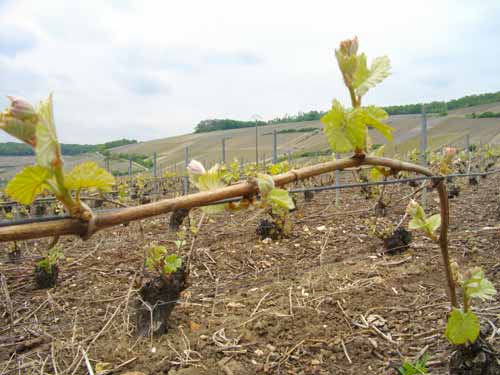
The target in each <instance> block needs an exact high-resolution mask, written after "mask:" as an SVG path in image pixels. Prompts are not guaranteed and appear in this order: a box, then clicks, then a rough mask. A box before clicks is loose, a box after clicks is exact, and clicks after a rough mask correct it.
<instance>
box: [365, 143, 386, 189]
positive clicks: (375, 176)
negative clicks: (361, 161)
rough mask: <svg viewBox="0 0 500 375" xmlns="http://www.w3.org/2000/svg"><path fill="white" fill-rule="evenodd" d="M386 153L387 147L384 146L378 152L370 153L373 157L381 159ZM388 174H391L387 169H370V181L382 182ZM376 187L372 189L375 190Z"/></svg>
mask: <svg viewBox="0 0 500 375" xmlns="http://www.w3.org/2000/svg"><path fill="white" fill-rule="evenodd" d="M384 151H385V145H384V146H380V147H379V148H377V149H376V150H374V151H372V152H370V155H371V156H377V157H381V156H383V155H384ZM388 174H389V170H388V169H386V168H382V167H373V168H371V169H370V174H369V180H370V181H372V182H376V181H380V180H381V179H382V177H384V176H386V175H388ZM375 187H376V186H373V187H372V188H375Z"/></svg>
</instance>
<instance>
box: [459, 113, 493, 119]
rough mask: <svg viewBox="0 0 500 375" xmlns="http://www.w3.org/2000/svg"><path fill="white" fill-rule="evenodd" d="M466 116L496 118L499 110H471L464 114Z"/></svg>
mask: <svg viewBox="0 0 500 375" xmlns="http://www.w3.org/2000/svg"><path fill="white" fill-rule="evenodd" d="M465 117H467V118H498V117H500V112H483V113H479V114H478V113H476V112H472V113H471V114H470V115H466V116H465Z"/></svg>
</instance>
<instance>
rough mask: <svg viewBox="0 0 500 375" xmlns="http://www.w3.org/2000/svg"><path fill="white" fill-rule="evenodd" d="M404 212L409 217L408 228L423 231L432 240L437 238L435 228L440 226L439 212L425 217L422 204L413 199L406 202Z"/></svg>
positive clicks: (435, 240)
mask: <svg viewBox="0 0 500 375" xmlns="http://www.w3.org/2000/svg"><path fill="white" fill-rule="evenodd" d="M406 213H407V214H408V215H409V216H410V217H411V220H410V223H409V224H408V228H409V229H418V230H421V231H423V232H424V233H425V234H426V235H427V236H428V237H429V238H430V239H431V240H433V241H434V242H437V241H438V240H439V238H438V235H437V230H438V229H439V227H440V226H441V215H440V214H435V215H432V216H430V217H427V216H426V214H425V211H424V209H423V208H422V206H421V205H420V204H418V203H417V201H415V200H413V199H412V200H411V201H410V203H409V204H408V207H407V208H406Z"/></svg>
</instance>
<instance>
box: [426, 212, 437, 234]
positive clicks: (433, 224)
mask: <svg viewBox="0 0 500 375" xmlns="http://www.w3.org/2000/svg"><path fill="white" fill-rule="evenodd" d="M440 226H441V215H440V214H435V215H432V216H431V217H430V218H428V219H426V221H425V230H426V232H428V233H435V232H436V231H437V230H438V228H439V227H440Z"/></svg>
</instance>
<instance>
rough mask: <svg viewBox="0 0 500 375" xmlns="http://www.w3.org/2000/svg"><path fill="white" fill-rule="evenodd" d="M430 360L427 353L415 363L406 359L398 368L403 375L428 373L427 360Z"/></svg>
mask: <svg viewBox="0 0 500 375" xmlns="http://www.w3.org/2000/svg"><path fill="white" fill-rule="evenodd" d="M428 360H429V355H428V354H427V353H425V354H424V355H423V356H422V358H421V359H418V360H416V361H415V364H412V363H410V362H407V361H405V362H404V363H403V366H402V367H400V368H399V369H398V371H399V373H400V374H401V375H419V374H427V373H429V371H428V370H427V361H428Z"/></svg>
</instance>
